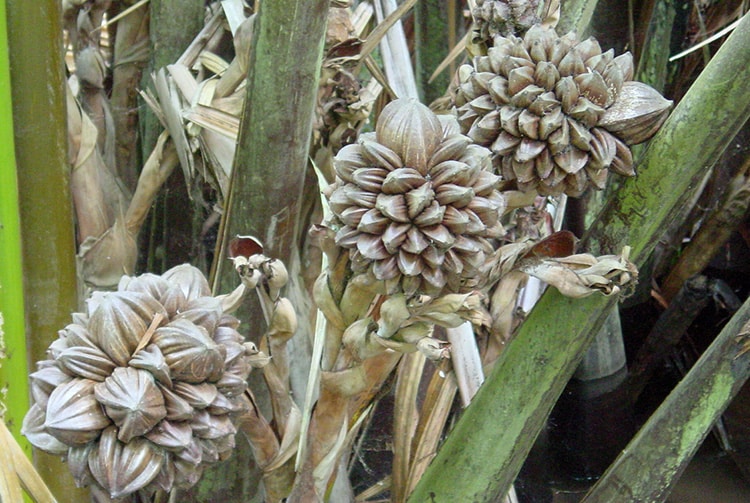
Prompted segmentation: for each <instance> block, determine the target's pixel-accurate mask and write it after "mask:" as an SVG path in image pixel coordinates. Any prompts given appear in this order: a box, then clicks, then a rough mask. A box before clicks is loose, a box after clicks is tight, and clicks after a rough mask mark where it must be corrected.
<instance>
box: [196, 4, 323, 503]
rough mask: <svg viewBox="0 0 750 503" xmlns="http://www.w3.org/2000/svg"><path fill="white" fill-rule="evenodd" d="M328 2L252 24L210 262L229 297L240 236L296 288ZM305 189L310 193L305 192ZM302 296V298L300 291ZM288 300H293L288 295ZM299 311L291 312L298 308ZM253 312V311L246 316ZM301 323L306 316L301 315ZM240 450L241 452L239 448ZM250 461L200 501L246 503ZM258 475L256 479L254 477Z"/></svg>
mask: <svg viewBox="0 0 750 503" xmlns="http://www.w3.org/2000/svg"><path fill="white" fill-rule="evenodd" d="M329 3H330V2H329V1H328V0H277V1H273V2H263V3H261V4H260V8H259V10H258V12H257V15H256V18H255V26H254V30H253V44H252V46H251V48H250V58H249V63H248V76H247V95H246V101H245V108H244V111H243V114H242V119H241V127H240V133H239V138H238V144H237V151H236V154H235V158H234V168H233V172H232V179H231V183H230V190H229V197H228V201H227V202H226V204H225V208H226V209H225V214H224V221H223V223H222V232H221V234H222V236H221V242H222V243H223V246H222V247H221V251H220V252H219V253H217V255H216V260H215V266H216V267H215V271H216V272H215V274H214V285H215V287H214V290H215V291H217V292H227V291H231V289H233V288H234V286H235V285H236V284H237V278H236V273H235V271H234V269H233V268H232V267H231V263H230V262H229V261H227V260H226V259H225V257H226V256H227V255H226V245H227V243H228V241H229V239H230V238H231V237H233V236H235V235H237V234H242V235H245V234H253V235H255V236H258V237H259V238H260V239H261V241H262V242H263V244H264V245H265V254H266V255H268V256H271V257H275V258H279V259H281V260H283V261H284V263H285V264H286V265H287V267H288V268H289V272H290V279H291V282H290V285H289V286H288V287H287V288H288V289H287V291H288V292H289V291H290V289H294V288H299V286H298V285H296V284H295V279H294V278H296V277H297V275H298V274H299V272H298V271H299V246H298V245H299V239H300V237H299V236H300V228H299V227H300V224H299V220H300V215H299V213H300V207H301V204H300V201H301V197H302V193H303V190H304V189H305V173H306V169H307V162H308V155H309V148H310V137H311V133H312V124H313V114H314V110H315V100H316V93H317V89H318V79H319V75H320V68H321V64H322V60H323V45H324V42H325V29H326V20H327V14H328V8H329ZM307 188H308V189H309V188H310V187H307ZM297 295H300V297H301V296H302V295H303V294H300V293H299V292H298V293H297ZM288 296H290V297H293V296H294V295H293V294H288ZM300 307H302V306H296V308H297V309H299V308H300ZM248 311H250V312H248ZM298 316H299V317H300V319H305V313H300V312H299V311H298ZM239 317H240V318H241V319H242V320H243V325H242V326H243V327H248V328H247V330H248V332H249V337H250V338H251V339H254V340H256V341H257V337H258V336H259V335H260V334H262V333H263V329H262V327H261V325H262V323H263V322H262V316H261V312H260V309H259V308H258V306H257V304H256V308H255V309H254V310H251V309H244V310H240V312H239ZM260 376H261V374H260V373H254V374H252V375H251V377H250V386H251V387H252V388H253V389H254V390H255V392H256V393H258V395H256V398H258V400H259V401H260V406H261V409H262V410H264V411H266V410H267V409H268V408H267V407H266V408H264V407H263V404H264V398H263V397H262V396H260V393H261V392H262V389H263V387H264V386H265V385H264V384H263V383H262V382H260V379H259V377H260ZM240 447H241V448H240ZM250 466H252V456H251V455H250V453H249V449H248V448H247V446H246V445H245V446H238V449H236V450H235V454H234V455H233V457H232V458H230V459H229V460H228V462H227V463H224V464H223V466H222V467H221V468H220V471H216V470H211V472H210V473H208V475H209V476H213V475H212V474H218V477H215V479H214V480H213V481H207V482H204V483H201V484H200V487H199V488H198V496H199V497H203V496H204V495H205V496H206V499H205V500H204V499H198V501H216V500H217V491H219V492H218V494H219V495H220V496H221V495H226V496H228V498H224V499H225V500H227V501H229V500H231V501H248V500H249V499H250V497H251V496H252V494H253V490H254V488H255V484H256V482H257V480H253V475H252V474H250V473H248V469H249V467H250ZM228 472H237V473H239V476H236V477H235V476H233V478H237V479H242V480H240V482H241V483H242V486H241V487H238V489H239V490H240V491H241V492H242V494H238V493H237V492H236V491H235V492H232V493H230V492H229V491H227V490H226V489H225V488H222V486H221V483H222V482H223V481H222V479H226V478H227V474H228ZM255 475H256V476H257V475H258V473H257V472H256V474H255Z"/></svg>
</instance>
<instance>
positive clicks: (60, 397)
mask: <svg viewBox="0 0 750 503" xmlns="http://www.w3.org/2000/svg"><path fill="white" fill-rule="evenodd" d="M96 384H97V382H96V381H92V380H90V379H80V378H75V379H72V380H71V381H68V382H66V383H64V384H62V385H60V386H58V387H57V388H55V390H54V391H53V392H52V393H51V394H50V396H49V401H48V402H47V416H46V418H45V420H44V427H45V429H46V430H47V432H48V433H49V434H50V435H52V436H54V437H55V438H57V439H58V440H60V441H61V442H63V443H66V444H68V445H69V446H77V445H83V444H85V443H87V442H89V441H91V440H94V439H95V438H96V437H98V436H99V432H100V431H101V430H102V429H104V428H105V427H107V426H109V425H110V424H111V421H110V419H109V418H108V417H107V416H106V415H105V414H104V411H103V410H102V407H101V405H100V404H99V402H98V401H97V400H96V397H95V396H94V386H95V385H96Z"/></svg>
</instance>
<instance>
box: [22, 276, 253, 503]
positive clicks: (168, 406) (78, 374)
mask: <svg viewBox="0 0 750 503" xmlns="http://www.w3.org/2000/svg"><path fill="white" fill-rule="evenodd" d="M87 310H88V312H87V313H86V314H83V313H76V314H74V315H73V323H71V324H70V325H68V326H67V327H65V329H64V330H61V331H60V333H59V338H58V339H57V340H55V341H54V342H53V343H52V344H51V346H50V348H49V350H48V354H49V358H48V359H47V360H44V361H41V362H39V363H38V370H37V371H36V372H34V373H33V374H31V389H32V394H33V398H34V401H35V403H34V405H33V406H32V408H31V409H30V411H29V412H28V414H27V415H26V418H25V419H24V425H23V426H24V427H23V431H24V434H25V435H26V436H27V437H28V439H29V440H30V441H31V443H32V444H34V445H35V446H36V447H38V448H40V449H43V450H45V451H48V452H51V453H54V454H60V455H62V456H64V457H65V458H67V463H68V466H69V468H70V471H71V472H72V474H73V477H74V479H75V481H76V484H77V485H79V486H87V485H91V486H92V493H93V495H94V497H95V500H97V501H110V499H112V500H115V501H130V500H129V499H128V498H130V497H131V495H133V494H134V493H136V492H137V491H140V492H141V494H142V495H149V494H152V493H153V492H154V491H156V490H157V489H160V490H164V491H169V490H170V489H171V488H172V487H189V486H191V485H193V484H194V483H195V482H196V481H197V480H198V478H199V477H200V475H201V473H202V470H203V467H204V466H205V465H206V464H207V463H212V462H215V461H218V460H220V459H224V458H225V457H226V456H228V455H229V453H230V451H231V449H232V448H233V447H234V437H235V433H236V426H235V419H236V417H237V416H238V414H239V413H241V412H243V411H245V410H246V407H247V401H246V400H247V398H246V397H245V393H244V392H245V388H246V379H247V377H248V374H249V372H250V369H251V366H252V363H253V359H254V358H255V357H257V356H260V355H257V350H255V349H254V346H252V344H250V343H247V344H245V343H244V340H243V337H242V336H241V335H240V334H239V333H238V332H237V330H236V329H237V326H238V325H239V322H238V320H237V319H236V318H235V317H233V316H231V315H229V314H227V313H225V312H223V311H224V310H223V308H222V302H221V300H220V299H219V298H216V297H212V296H211V292H210V289H209V286H208V282H207V281H206V279H205V277H204V276H203V275H202V273H201V272H200V271H199V270H198V269H196V268H194V267H192V266H189V265H181V266H177V267H175V268H173V269H171V270H169V271H167V272H166V273H165V274H163V275H162V276H157V275H153V274H145V275H142V276H139V277H127V276H126V277H123V279H122V281H120V284H119V286H118V289H117V291H115V292H107V293H97V294H95V295H94V296H93V297H92V298H90V299H89V300H88V306H87ZM120 498H122V499H120Z"/></svg>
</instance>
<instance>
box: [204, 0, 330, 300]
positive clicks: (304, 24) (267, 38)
mask: <svg viewBox="0 0 750 503" xmlns="http://www.w3.org/2000/svg"><path fill="white" fill-rule="evenodd" d="M328 3H329V2H327V1H325V0H304V1H294V0H283V1H276V2H266V3H263V4H262V5H261V7H260V9H259V12H258V16H257V18H256V20H255V30H254V34H255V38H254V43H253V46H252V48H251V52H250V62H249V70H248V76H247V97H246V105H245V109H244V112H243V116H242V123H241V124H242V126H241V128H240V134H239V140H238V145H237V153H236V154H235V159H234V167H235V169H234V171H233V173H232V182H231V188H230V194H229V201H228V204H227V206H228V208H227V212H228V213H227V217H226V222H225V225H224V231H223V236H224V238H228V237H231V236H234V235H236V234H248V233H251V234H254V235H256V236H258V237H259V238H260V239H261V241H263V243H264V245H265V246H266V255H269V256H273V257H277V258H279V259H281V260H283V261H284V263H286V264H290V262H291V259H292V257H293V256H294V255H295V253H296V252H297V250H298V234H299V228H298V225H299V223H298V222H299V208H300V198H301V194H302V190H303V188H304V181H305V172H306V168H307V157H308V152H309V145H310V134H311V132H312V120H313V113H314V109H315V108H314V107H315V93H316V91H317V88H318V78H319V75H320V67H321V64H322V58H323V44H324V42H325V27H326V19H327V12H328ZM223 241H224V244H225V246H224V250H226V242H227V239H224V240H223ZM220 256H226V254H225V253H222V254H221V255H220ZM226 262H227V261H226V260H219V261H218V264H217V265H218V266H219V267H218V268H217V274H216V275H217V277H218V278H219V280H220V284H221V287H222V288H221V290H222V291H228V289H229V288H230V287H232V286H233V285H234V284H235V283H236V278H235V273H234V271H233V270H232V268H231V267H229V264H228V263H226Z"/></svg>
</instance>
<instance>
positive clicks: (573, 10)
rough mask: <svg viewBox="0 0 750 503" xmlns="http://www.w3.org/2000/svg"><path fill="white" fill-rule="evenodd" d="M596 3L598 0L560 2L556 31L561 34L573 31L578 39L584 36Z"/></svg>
mask: <svg viewBox="0 0 750 503" xmlns="http://www.w3.org/2000/svg"><path fill="white" fill-rule="evenodd" d="M598 3H599V0H568V1H566V2H562V3H561V9H560V21H559V22H558V23H557V32H558V33H560V34H561V35H562V34H563V33H567V32H569V31H575V32H576V33H577V34H578V38H579V39H581V40H583V39H584V38H586V35H587V34H588V31H589V24H590V23H591V17H592V16H593V15H594V10H595V9H596V5H597V4H598Z"/></svg>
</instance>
